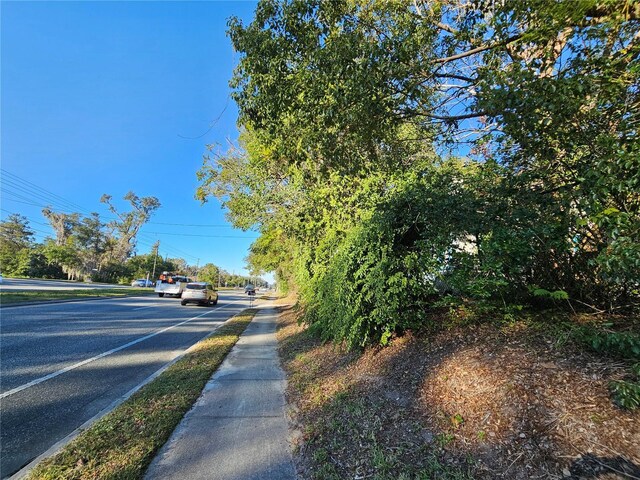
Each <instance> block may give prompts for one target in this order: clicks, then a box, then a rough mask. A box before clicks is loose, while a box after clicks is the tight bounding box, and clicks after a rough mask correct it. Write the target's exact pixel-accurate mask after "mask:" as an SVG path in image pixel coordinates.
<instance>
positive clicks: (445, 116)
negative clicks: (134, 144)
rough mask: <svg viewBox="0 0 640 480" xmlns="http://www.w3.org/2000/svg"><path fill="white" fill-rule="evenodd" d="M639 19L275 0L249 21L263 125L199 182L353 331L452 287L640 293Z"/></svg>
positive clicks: (612, 12) (496, 5) (509, 296)
mask: <svg viewBox="0 0 640 480" xmlns="http://www.w3.org/2000/svg"><path fill="white" fill-rule="evenodd" d="M639 18H640V6H638V5H636V4H635V3H634V2H629V1H626V0H611V1H604V0H602V1H600V0H581V1H578V2H550V1H547V0H533V1H531V2H493V1H484V0H478V1H476V2H462V1H456V0H454V1H451V0H440V1H438V0H436V1H428V2H427V1H420V0H415V1H414V2H394V1H360V0H356V1H337V2H322V1H319V0H316V1H311V2H309V1H302V0H288V1H275V0H263V1H261V2H259V4H258V7H257V9H256V15H255V19H254V20H253V21H252V22H251V23H250V24H247V25H244V24H243V23H242V22H241V21H239V20H237V19H232V20H231V22H230V24H229V35H230V37H231V40H232V42H233V44H234V47H235V48H236V50H237V51H238V52H240V55H241V59H240V64H239V66H238V68H237V70H236V73H235V75H234V78H233V79H232V82H231V85H232V87H233V88H234V93H233V96H234V99H235V100H236V102H237V103H238V107H239V112H240V123H241V126H242V127H243V129H244V130H243V133H242V136H241V140H240V145H239V146H238V147H239V148H230V149H229V151H228V152H226V153H225V154H215V153H214V152H212V154H210V155H209V156H208V157H207V158H206V159H205V164H204V165H203V168H202V170H201V171H200V176H199V178H200V181H201V187H200V188H199V189H198V192H197V196H198V197H199V198H200V199H201V200H206V198H207V197H209V196H216V197H217V198H219V199H220V200H221V201H222V203H223V205H224V206H225V208H227V209H228V212H229V213H228V217H229V218H230V220H231V221H232V222H233V223H234V224H235V225H236V226H239V227H242V228H245V229H255V230H257V231H259V232H260V238H259V239H258V241H256V242H255V243H254V244H253V245H252V247H251V251H250V253H249V256H248V257H247V261H248V262H249V265H250V267H251V268H252V269H253V270H255V271H264V270H265V269H274V268H275V269H280V270H281V272H282V274H283V276H285V277H288V278H289V279H290V280H291V281H292V282H294V283H295V284H297V285H296V287H297V288H298V289H299V292H300V296H301V302H302V304H303V305H305V306H306V312H307V318H308V320H309V321H310V322H311V323H314V324H315V325H316V326H319V328H320V329H323V330H324V331H325V332H326V333H328V336H329V337H332V338H336V339H338V340H341V339H347V340H348V341H349V342H350V343H351V344H352V345H356V344H360V343H361V342H362V341H368V340H370V341H383V340H384V339H385V338H388V336H389V335H391V334H392V333H393V332H397V331H402V330H403V329H404V328H408V327H413V326H416V325H415V324H412V323H410V322H409V319H410V318H414V319H418V320H420V318H422V317H421V316H420V315H421V313H420V312H423V311H424V308H426V307H427V306H428V302H429V298H430V297H429V295H431V294H433V295H436V294H438V293H439V292H441V291H442V290H447V291H448V292H450V293H451V292H452V293H455V294H457V295H462V296H465V297H466V298H470V299H475V300H481V301H486V302H492V301H496V302H500V304H502V305H504V304H506V302H507V301H509V300H512V301H516V299H517V301H524V300H525V299H526V298H527V296H528V295H529V291H530V290H531V289H535V288H536V287H542V288H543V289H548V290H553V291H558V290H559V291H561V296H563V297H565V296H567V297H569V298H570V299H572V300H573V299H575V300H578V301H580V302H583V303H588V304H591V305H598V306H614V305H619V306H623V305H628V304H634V302H635V303H637V301H638V293H637V278H639V277H640V228H639V225H640V203H639V202H640V195H639V193H638V192H639V191H640V173H638V172H640V163H639V162H640V160H639V159H640V155H639V153H640V142H638V136H637V125H638V120H639V118H638V115H639V113H638V112H640V109H638V108H636V106H637V105H640V98H639V97H638V95H640V88H638V87H639V86H640V68H639V62H640V34H638V31H639V28H638V27H639V21H640V20H639ZM451 151H453V152H454V153H457V154H458V155H462V154H464V155H465V156H466V157H467V158H466V159H460V160H455V159H451V158H448V157H449V156H450V155H449V154H448V152H451ZM436 152H439V154H437V153H436ZM381 292H383V293H381ZM338 306H341V307H340V308H338ZM332 309H333V310H332ZM335 309H339V310H340V312H338V310H335ZM334 310H335V311H334Z"/></svg>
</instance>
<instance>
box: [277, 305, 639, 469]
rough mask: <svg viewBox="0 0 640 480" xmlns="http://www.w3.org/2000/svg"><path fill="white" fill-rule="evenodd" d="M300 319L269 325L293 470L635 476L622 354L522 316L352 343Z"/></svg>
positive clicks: (286, 313) (633, 416)
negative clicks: (566, 340) (613, 391)
mask: <svg viewBox="0 0 640 480" xmlns="http://www.w3.org/2000/svg"><path fill="white" fill-rule="evenodd" d="M296 320H297V314H296V312H295V311H294V310H293V309H290V308H289V309H284V310H283V314H282V316H281V323H280V330H279V333H278V335H279V340H280V354H281V358H282V361H283V366H284V368H285V370H286V371H287V373H288V379H289V387H288V391H287V395H288V401H289V403H290V405H291V408H290V412H291V421H292V429H293V432H294V435H293V439H294V442H295V443H296V445H297V450H296V462H297V465H298V470H299V473H300V477H301V478H304V479H306V478H309V479H312V478H314V479H315V478H317V479H332V478H336V479H337V478H341V479H342V478H345V479H346V478H351V479H364V478H373V479H398V478H405V479H413V478H420V479H423V478H424V479H427V478H510V479H533V478H571V479H582V478H585V479H587V478H589V479H590V478H598V479H609V478H625V479H629V478H631V479H633V478H638V479H640V413H638V412H633V413H632V412H628V411H625V410H621V409H620V408H618V407H616V406H615V405H614V404H613V403H612V402H611V399H610V396H609V391H608V382H609V381H611V380H614V379H618V378H622V377H623V376H624V375H625V373H626V372H627V366H625V365H624V364H623V363H621V362H618V361H615V360H611V359H606V358H602V357H598V356H594V355H591V354H587V353H584V352H582V351H580V350H579V349H570V348H569V347H568V346H566V345H565V346H563V347H559V346H558V345H557V344H556V343H555V342H554V341H553V339H550V338H547V337H545V335H544V334H540V333H533V332H531V331H529V330H528V329H527V328H525V327H523V326H522V325H517V324H516V325H515V326H512V327H510V328H508V329H506V330H505V329H504V328H503V329H499V328H498V327H495V326H491V325H481V326H471V327H464V328H460V329H454V330H449V331H445V332H441V333H439V334H437V335H435V336H434V337H431V338H426V337H420V336H413V335H406V336H404V337H402V338H398V339H395V340H394V342H393V344H392V345H391V346H389V347H386V348H370V349H367V350H366V351H365V352H363V353H361V354H355V353H347V352H344V351H342V350H341V349H339V348H337V347H336V346H334V345H331V344H325V345H322V344H320V343H319V342H318V341H317V340H316V339H314V338H313V337H311V336H310V335H309V334H308V332H307V331H306V329H305V328H304V327H303V326H298V325H297V322H296Z"/></svg>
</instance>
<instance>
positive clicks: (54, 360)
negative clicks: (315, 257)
mask: <svg viewBox="0 0 640 480" xmlns="http://www.w3.org/2000/svg"><path fill="white" fill-rule="evenodd" d="M179 302H180V300H179V299H171V298H162V299H160V298H137V299H133V298H127V299H110V300H103V301H95V302H77V303H73V304H56V305H38V306H32V307H18V308H16V309H11V312H8V315H5V314H4V313H5V312H3V316H2V330H1V332H0V344H1V345H2V349H0V383H1V384H2V392H3V393H4V392H6V391H8V390H11V389H14V388H16V387H18V386H20V385H23V384H26V383H28V382H31V381H34V380H35V379H37V378H41V377H44V376H46V375H50V374H52V373H54V372H57V371H59V370H61V369H64V368H68V367H70V366H73V365H74V364H76V363H78V362H82V361H85V360H86V359H89V358H92V357H94V356H96V355H100V354H102V353H104V352H107V351H110V350H112V349H114V348H119V347H120V346H122V345H126V344H127V343H129V342H131V341H135V340H136V339H139V338H142V337H144V336H146V335H149V334H152V333H153V332H157V331H160V330H162V329H165V328H168V327H171V326H172V325H175V324H178V323H180V322H182V321H185V320H187V319H188V318H190V317H192V316H194V315H195V314H194V313H193V312H194V309H195V311H198V310H202V311H206V310H207V309H206V308H198V307H194V308H189V307H182V306H181V305H180V303H179ZM228 303H230V304H235V303H238V304H243V303H244V302H243V301H242V300H240V299H238V298H237V297H235V296H233V295H230V296H221V297H220V301H219V303H218V307H214V308H220V307H223V306H224V305H225V304H228ZM7 317H8V318H7Z"/></svg>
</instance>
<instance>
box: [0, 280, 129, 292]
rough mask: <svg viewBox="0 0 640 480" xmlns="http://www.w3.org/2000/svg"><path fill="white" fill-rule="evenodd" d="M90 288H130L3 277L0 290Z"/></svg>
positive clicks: (106, 284)
mask: <svg viewBox="0 0 640 480" xmlns="http://www.w3.org/2000/svg"><path fill="white" fill-rule="evenodd" d="M91 288H130V287H129V286H128V285H113V284H109V283H86V282H73V281H68V282H65V281H62V280H38V279H33V278H4V279H3V280H2V283H1V284H0V290H78V289H91Z"/></svg>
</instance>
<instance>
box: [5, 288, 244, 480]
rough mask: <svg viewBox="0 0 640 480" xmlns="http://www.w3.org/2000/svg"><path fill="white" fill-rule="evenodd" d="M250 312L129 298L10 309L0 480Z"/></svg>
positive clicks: (235, 298) (238, 306)
mask: <svg viewBox="0 0 640 480" xmlns="http://www.w3.org/2000/svg"><path fill="white" fill-rule="evenodd" d="M248 306H249V300H248V299H247V297H246V295H243V294H242V293H240V292H232V291H231V292H229V291H224V292H220V300H219V302H218V305H217V306H216V307H198V306H195V305H192V306H185V307H183V306H181V305H180V300H179V299H177V298H158V297H128V298H110V299H104V300H93V301H82V302H73V303H58V304H48V305H33V306H21V307H11V308H3V309H2V311H1V330H0V446H1V451H0V477H1V478H5V477H7V476H8V475H11V474H13V473H15V472H16V471H18V470H19V469H20V468H22V467H23V466H25V465H26V464H28V463H29V462H30V461H31V460H32V459H34V458H35V457H37V456H38V455H40V454H42V453H43V452H45V451H46V450H47V449H48V448H50V447H51V446H52V445H54V444H55V443H56V442H58V441H59V440H61V439H63V438H64V437H66V436H67V435H68V434H70V433H71V432H73V431H74V430H75V429H76V428H78V427H79V426H81V425H82V424H83V423H84V422H86V421H87V420H89V419H91V418H92V417H94V416H95V415H96V414H98V413H99V412H101V411H102V410H103V409H105V408H107V407H108V406H110V405H111V404H112V403H113V402H114V401H115V400H117V399H119V398H120V397H121V396H122V395H124V394H126V393H127V392H129V391H130V390H131V389H132V388H134V387H136V386H137V385H139V384H140V383H141V382H143V381H144V380H145V379H146V378H148V377H149V376H150V375H152V374H153V373H154V372H156V371H157V370H158V369H160V368H161V367H163V366H164V365H166V364H167V363H168V362H170V361H171V360H172V359H174V358H175V357H176V356H178V355H180V354H181V353H183V352H184V351H185V350H186V349H187V348H189V347H190V346H191V345H193V344H195V343H197V342H198V341H199V340H201V339H202V338H204V337H205V336H207V335H208V334H209V333H211V331H212V330H214V329H216V328H217V327H219V326H220V325H221V324H222V323H223V322H224V321H225V320H227V319H228V318H230V317H231V316H233V315H234V314H236V313H238V312H239V311H241V310H242V309H243V308H246V307H248Z"/></svg>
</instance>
